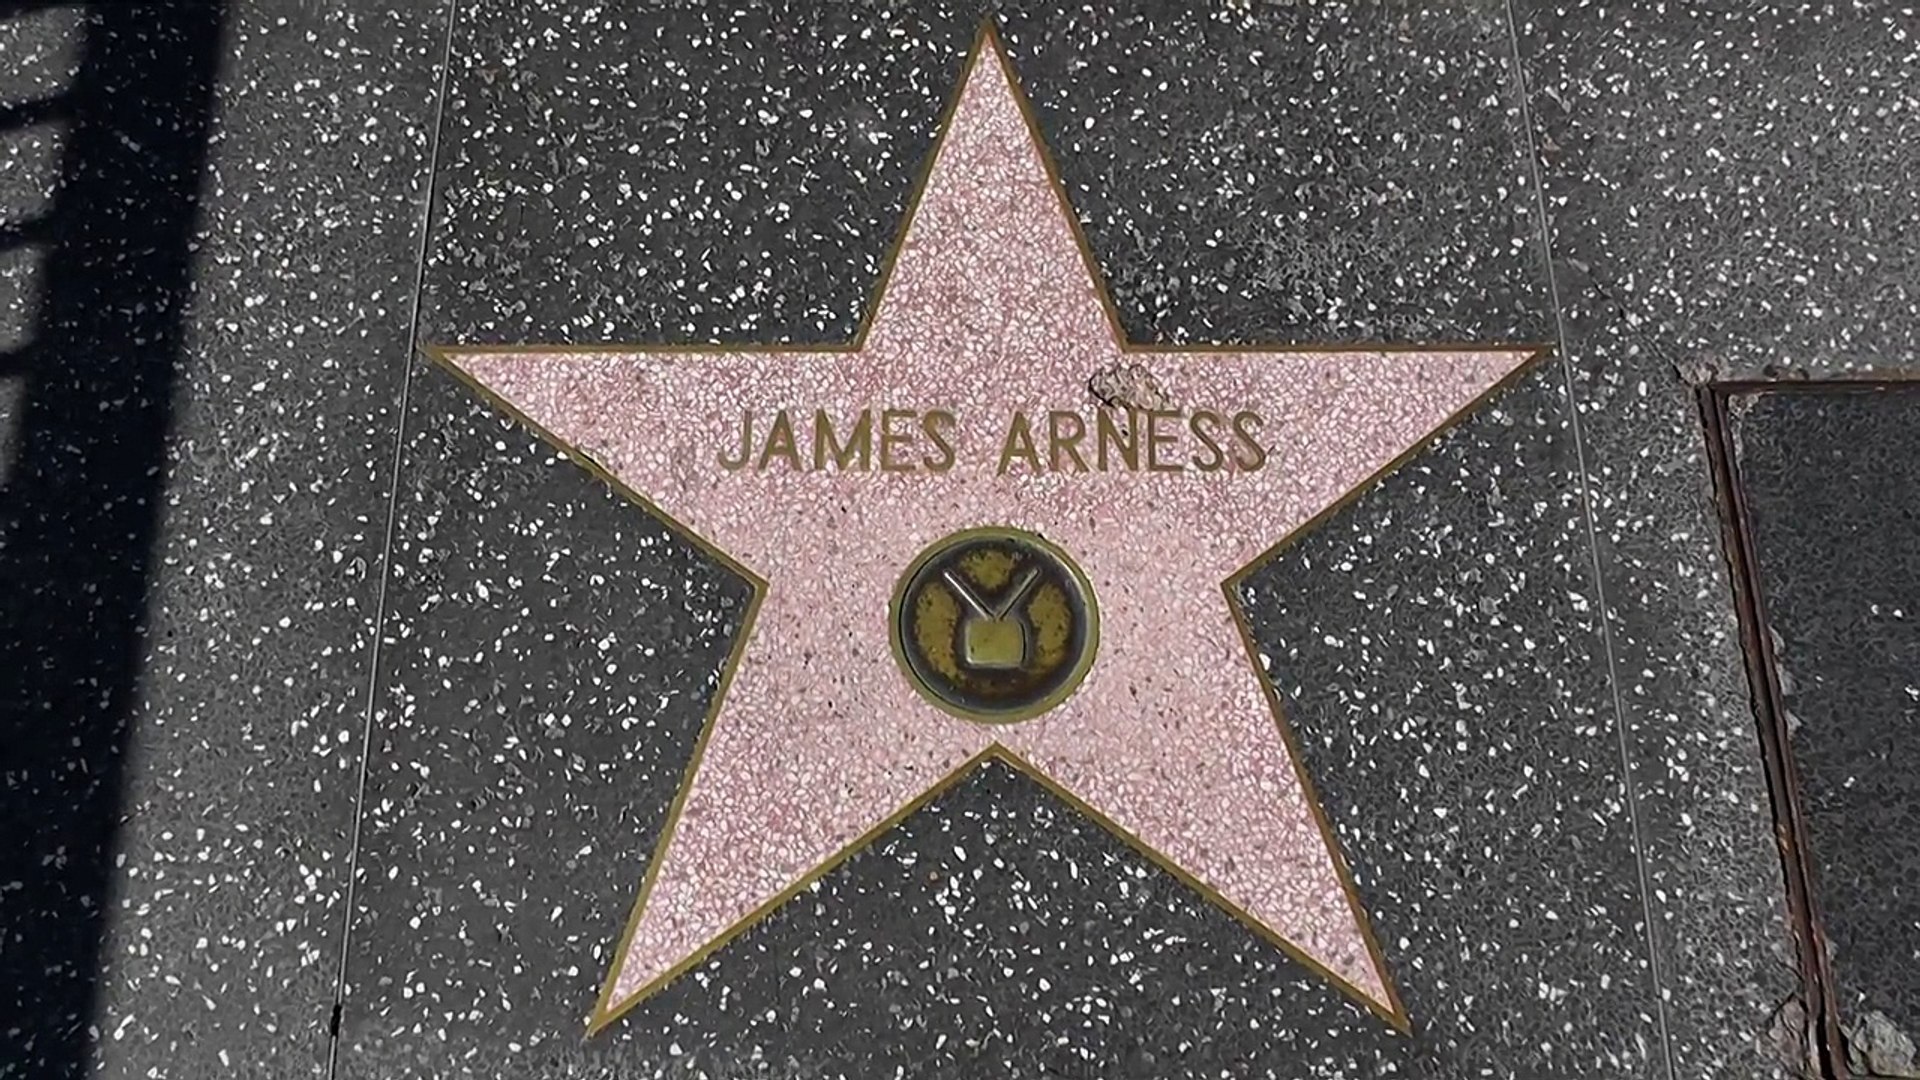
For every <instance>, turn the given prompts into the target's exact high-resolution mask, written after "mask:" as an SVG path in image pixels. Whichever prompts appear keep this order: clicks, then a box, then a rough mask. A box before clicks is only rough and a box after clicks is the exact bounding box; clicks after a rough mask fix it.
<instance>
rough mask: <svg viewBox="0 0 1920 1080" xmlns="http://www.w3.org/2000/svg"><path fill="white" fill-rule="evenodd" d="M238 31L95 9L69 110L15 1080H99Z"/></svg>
mask: <svg viewBox="0 0 1920 1080" xmlns="http://www.w3.org/2000/svg"><path fill="white" fill-rule="evenodd" d="M44 6H47V5H45V4H14V5H0V17H5V16H11V15H17V14H19V13H21V12H22V11H25V10H29V9H31V8H38V7H44ZM223 15H224V4H223V3H221V2H220V0H181V2H175V3H133V2H104V0H103V2H101V3H98V4H95V5H92V6H91V7H90V8H89V10H88V18H87V21H86V31H85V48H84V52H83V54H82V61H81V64H80V68H79V73H78V75H77V77H76V78H75V80H74V82H73V84H72V85H71V86H69V87H68V88H67V89H66V90H65V91H64V93H63V95H62V97H63V100H62V101H61V102H60V103H59V105H60V108H59V112H60V113H61V114H63V115H64V116H66V117H67V118H68V127H67V131H66V142H65V149H64V152H63V154H62V157H61V162H60V185H59V188H58V190H57V193H56V194H55V196H54V199H53V203H52V209H51V216H50V218H48V219H47V220H46V222H45V227H44V228H42V229H40V230H38V231H39V232H40V233H41V234H42V235H44V236H45V237H46V238H47V240H48V246H47V248H46V251H47V256H46V261H45V263H44V264H43V265H42V267H41V271H40V273H41V278H40V282H41V288H40V295H41V297H42V299H41V301H40V305H39V310H38V312H37V315H36V317H35V320H34V331H33V337H32V338H31V340H29V341H28V342H27V343H26V345H25V346H24V347H23V348H22V350H21V351H20V352H19V353H18V354H16V356H15V360H14V366H15V368H16V370H17V371H18V372H19V376H18V377H20V378H21V379H23V380H24V385H23V387H22V396H21V400H20V407H19V411H18V415H17V421H16V423H17V427H16V432H17V435H16V438H17V443H16V445H17V453H16V456H15V459H14V461H13V464H12V467H11V469H10V470H8V473H7V480H6V483H7V486H6V487H5V488H4V489H0V828H4V831H5V840H4V842H0V1077H14V1076H32V1077H64V1076H81V1075H86V1074H87V1072H88V1063H89V1060H90V1057H91V1054H92V1043H93V1041H94V1040H95V1039H96V1038H97V1037H98V1036H97V1035H94V1034H90V1033H89V1025H91V1024H93V1023H94V1022H95V1015H94V1013H95V1010H96V1009H97V1008H98V1006H99V998H100V989H101V982H102V976H103V972H104V970H105V968H106V966H107V964H108V963H109V961H110V959H111V958H110V957H108V956H106V955H104V951H103V950H104V946H105V942H106V932H107V929H108V925H109V918H108V912H109V910H110V908H111V905H112V901H113V882H114V859H115V854H116V846H117V845H116V834H117V832H118V831H119V826H120V824H121V821H122V814H123V811H122V802H123V792H122V785H123V782H124V777H123V770H124V769H125V767H126V756H127V752H128V749H129V746H130V744H131V742H132V740H133V737H134V735H135V732H134V731H133V724H134V717H135V709H136V703H137V702H138V700H139V675H140V671H139V661H140V657H141V654H142V635H143V625H142V624H143V621H144V619H145V616H146V609H147V593H148V581H149V576H150V571H151V569H152V563H153V560H154V558H155V554H154V550H155V539H156V534H157V531H158V527H159V521H160V511H161V507H162V498H163V485H164V483H165V480H166V473H167V442H168V433H169V427H170V419H171V415H172V407H173V393H174V383H175V381H176V371H177V369H178V367H179V364H180V359H181V353H182V350H183V349H184V348H185V345H186V340H185V339H186V327H185V324H184V313H185V309H186V307H187V301H188V298H189V295H190V278H191V272H192V259H191V253H190V250H189V246H190V242H191V240H192V235H193V229H194V226H195V222H196V210H197V207H198V204H199V191H200V185H201V177H202V171H203V166H204V164H205V161H206V156H207V140H208V130H209V126H210V123H211V114H212V109H213V105H214V95H213V86H214V80H215V75H216V72H217V67H218V62H219V57H220V44H221V29H222V21H223ZM102 1026H103V1027H104V1026H105V1024H104V1023H103V1025H102Z"/></svg>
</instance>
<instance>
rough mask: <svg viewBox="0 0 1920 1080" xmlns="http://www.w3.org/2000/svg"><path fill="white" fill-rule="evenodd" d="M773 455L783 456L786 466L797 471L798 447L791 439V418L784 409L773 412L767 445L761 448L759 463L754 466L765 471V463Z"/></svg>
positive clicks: (798, 460)
mask: <svg viewBox="0 0 1920 1080" xmlns="http://www.w3.org/2000/svg"><path fill="white" fill-rule="evenodd" d="M775 457H781V458H785V459H786V462H787V468H789V469H793V470H795V471H796V472H797V471H799V469H800V448H799V446H797V445H796V444H795V443H794V441H793V420H792V419H791V418H789V417H788V416H787V410H785V409H781V410H780V411H779V412H777V413H775V414H773V429H772V430H771V431H769V432H767V445H766V446H765V447H764V448H762V449H761V451H760V464H759V465H757V466H755V468H757V469H759V470H760V471H761V472H765V471H767V463H768V462H770V461H772V460H773V459H774V458H775Z"/></svg>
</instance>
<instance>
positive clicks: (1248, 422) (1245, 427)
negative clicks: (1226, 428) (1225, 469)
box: [1233, 409, 1267, 472]
mask: <svg viewBox="0 0 1920 1080" xmlns="http://www.w3.org/2000/svg"><path fill="white" fill-rule="evenodd" d="M1262 423H1264V421H1262V420H1261V419H1260V414H1259V413H1257V412H1253V411H1252V410H1250V409H1243V410H1241V411H1240V412H1237V413H1234V414H1233V434H1234V436H1235V438H1234V441H1235V442H1238V443H1239V444H1240V445H1241V446H1244V447H1246V448H1247V450H1248V451H1249V452H1250V454H1251V460H1248V459H1246V458H1242V457H1241V456H1240V455H1238V454H1235V455H1234V457H1235V459H1236V460H1237V461H1238V462H1239V465H1240V468H1241V469H1243V470H1245V471H1247V472H1257V471H1259V469H1260V466H1262V465H1265V464H1266V463H1267V448H1266V447H1264V446H1261V445H1260V441H1259V440H1258V439H1256V438H1255V437H1254V433H1255V432H1257V431H1259V430H1260V425H1261V424H1262Z"/></svg>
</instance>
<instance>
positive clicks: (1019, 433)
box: [998, 412, 1040, 476]
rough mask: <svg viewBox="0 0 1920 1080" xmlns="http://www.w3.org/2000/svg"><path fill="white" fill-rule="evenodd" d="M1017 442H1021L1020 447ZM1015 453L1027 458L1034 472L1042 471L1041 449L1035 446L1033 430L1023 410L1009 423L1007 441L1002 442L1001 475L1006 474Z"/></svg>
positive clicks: (1014, 415) (1015, 414)
mask: <svg viewBox="0 0 1920 1080" xmlns="http://www.w3.org/2000/svg"><path fill="white" fill-rule="evenodd" d="M1015 443H1018V444H1019V447H1018V448H1016V447H1015V445H1014V444H1015ZM1015 454H1018V455H1019V456H1021V457H1023V458H1026V459H1027V465H1028V467H1030V468H1031V469H1032V470H1033V471H1034V472H1039V471H1040V451H1039V450H1037V449H1035V448H1034V445H1033V431H1032V430H1031V429H1030V428H1029V427H1028V426H1027V414H1026V413H1023V412H1016V413H1014V414H1013V422H1012V423H1010V424H1008V425H1007V438H1006V441H1005V442H1002V443H1001V444H1000V468H999V470H998V471H999V472H1000V474H1001V475H1003V476H1004V475H1005V474H1006V472H1007V468H1008V466H1009V465H1010V464H1012V461H1013V457H1014V455H1015Z"/></svg>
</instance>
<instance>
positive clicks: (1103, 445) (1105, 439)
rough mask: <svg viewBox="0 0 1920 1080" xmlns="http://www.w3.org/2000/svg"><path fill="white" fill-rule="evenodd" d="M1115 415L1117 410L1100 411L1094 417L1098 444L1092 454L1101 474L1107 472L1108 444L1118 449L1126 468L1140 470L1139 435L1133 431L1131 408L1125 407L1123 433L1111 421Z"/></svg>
mask: <svg viewBox="0 0 1920 1080" xmlns="http://www.w3.org/2000/svg"><path fill="white" fill-rule="evenodd" d="M1117 415H1119V413H1118V411H1117V410H1114V409H1101V410H1100V411H1099V412H1098V413H1096V414H1095V416H1094V420H1095V423H1096V426H1097V427H1098V428H1099V443H1098V444H1097V449H1096V451H1095V453H1094V460H1095V461H1096V462H1098V463H1099V469H1100V471H1101V472H1106V471H1107V446H1108V445H1109V444H1112V445H1113V446H1115V447H1117V448H1118V449H1119V451H1120V457H1121V459H1122V460H1124V461H1125V462H1126V463H1127V468H1129V469H1134V470H1137V469H1139V468H1140V435H1139V432H1138V431H1136V430H1135V429H1134V423H1133V419H1134V413H1133V407H1132V406H1128V407H1127V423H1126V428H1125V430H1124V432H1123V431H1122V430H1121V428H1120V425H1119V424H1118V423H1116V422H1115V421H1114V419H1113V418H1114V417H1115V416H1117Z"/></svg>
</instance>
